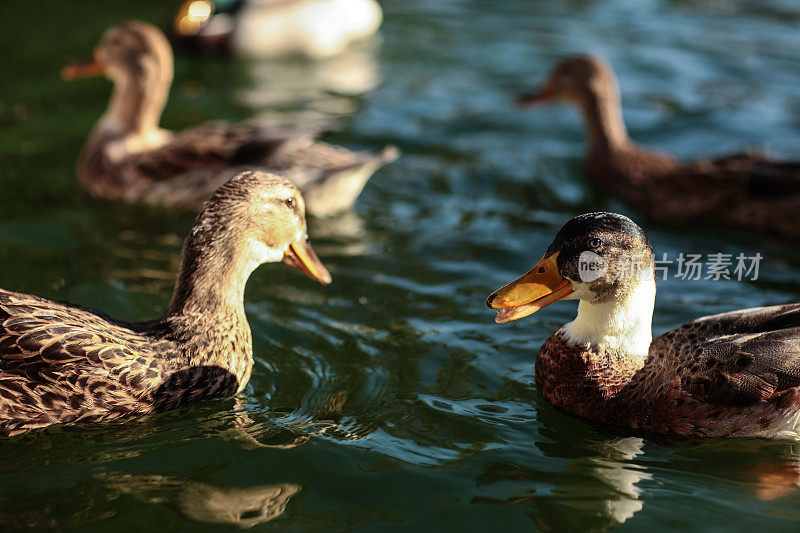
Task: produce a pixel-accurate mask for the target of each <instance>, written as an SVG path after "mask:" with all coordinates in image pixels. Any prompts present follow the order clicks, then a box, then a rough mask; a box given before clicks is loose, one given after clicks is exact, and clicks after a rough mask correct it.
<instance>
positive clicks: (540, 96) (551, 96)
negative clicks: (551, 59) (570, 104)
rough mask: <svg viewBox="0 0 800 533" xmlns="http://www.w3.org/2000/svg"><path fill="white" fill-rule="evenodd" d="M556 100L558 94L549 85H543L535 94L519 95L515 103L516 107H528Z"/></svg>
mask: <svg viewBox="0 0 800 533" xmlns="http://www.w3.org/2000/svg"><path fill="white" fill-rule="evenodd" d="M556 98H558V92H557V91H556V90H555V89H553V88H552V87H550V86H549V85H545V86H544V87H543V88H542V89H541V90H539V91H537V92H535V93H529V94H521V95H519V96H517V100H516V102H517V105H518V106H521V107H528V106H532V105H537V104H541V103H543V102H549V101H551V100H555V99H556Z"/></svg>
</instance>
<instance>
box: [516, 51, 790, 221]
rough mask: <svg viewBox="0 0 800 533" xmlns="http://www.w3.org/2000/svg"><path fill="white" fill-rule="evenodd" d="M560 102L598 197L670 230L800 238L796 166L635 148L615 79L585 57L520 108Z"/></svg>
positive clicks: (561, 68) (558, 70)
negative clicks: (700, 227)
mask: <svg viewBox="0 0 800 533" xmlns="http://www.w3.org/2000/svg"><path fill="white" fill-rule="evenodd" d="M554 100H562V101H566V102H569V103H571V104H573V105H575V106H577V107H578V108H579V109H580V110H581V112H582V113H583V117H584V121H585V123H586V129H587V134H588V152H587V155H586V171H587V173H588V174H589V177H590V178H591V179H592V180H593V181H594V182H596V183H597V184H598V185H599V186H600V187H602V188H603V189H606V190H609V191H611V192H612V193H613V194H614V195H616V196H619V197H620V198H622V199H623V200H624V201H625V202H627V203H628V204H630V205H631V206H632V207H634V208H635V209H637V210H639V211H641V212H642V213H645V214H646V215H648V216H650V217H652V218H653V219H655V220H659V221H661V222H667V223H670V224H688V223H698V222H703V223H706V222H708V223H713V224H724V225H728V226H733V227H739V228H744V229H749V230H757V231H766V232H771V233H776V234H783V235H800V163H795V162H778V161H772V160H770V159H768V158H767V157H764V156H761V155H756V154H738V155H733V156H730V157H723V158H721V159H714V160H711V159H706V160H700V161H694V162H685V163H682V162H679V161H677V160H676V159H675V158H673V157H672V156H670V155H667V154H663V153H659V152H654V151H651V150H648V149H645V148H642V147H640V146H638V145H636V144H635V143H634V142H633V141H631V140H630V138H629V137H628V132H627V130H626V129H625V123H624V122H623V120H622V108H621V104H620V95H619V89H618V87H617V80H616V77H615V76H614V72H613V71H612V70H611V67H609V66H608V65H607V64H606V63H605V62H603V61H601V60H600V59H597V58H595V57H590V56H581V57H574V58H570V59H566V60H564V61H562V62H560V63H559V64H558V65H556V67H555V68H554V69H553V71H552V72H551V74H550V77H549V78H548V80H547V82H546V83H545V85H544V87H543V88H542V90H541V91H539V92H537V93H535V94H529V95H523V96H520V97H519V99H518V102H519V103H520V104H522V105H532V104H538V103H542V102H549V101H554Z"/></svg>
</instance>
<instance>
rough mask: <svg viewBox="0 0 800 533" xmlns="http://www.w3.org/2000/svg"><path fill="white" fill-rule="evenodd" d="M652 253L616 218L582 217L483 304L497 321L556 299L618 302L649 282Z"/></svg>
mask: <svg viewBox="0 0 800 533" xmlns="http://www.w3.org/2000/svg"><path fill="white" fill-rule="evenodd" d="M652 258H653V250H652V248H651V246H650V241H649V240H648V239H647V235H646V234H645V233H644V231H643V230H642V228H640V227H639V226H637V225H636V223H634V222H633V221H632V220H631V219H629V218H628V217H625V216H623V215H618V214H616V213H602V212H601V213H587V214H585V215H580V216H577V217H575V218H573V219H572V220H570V221H569V222H567V223H566V224H564V226H563V227H562V228H561V230H560V231H559V232H558V233H557V234H556V237H555V239H553V242H552V244H551V245H550V246H549V247H548V248H547V251H546V252H545V254H544V257H542V259H541V260H540V261H539V262H538V263H537V264H536V265H535V266H534V267H533V268H532V269H531V270H530V271H529V272H528V273H527V274H525V275H524V276H522V277H520V278H519V279H517V280H515V281H513V282H511V283H509V284H508V285H506V286H505V287H503V288H501V289H498V290H497V291H495V292H494V293H492V294H491V295H490V296H489V298H488V301H487V303H488V305H489V307H491V308H493V309H499V310H500V311H499V313H498V315H497V318H496V321H497V322H501V323H502V322H509V321H511V320H516V319H518V318H522V317H524V316H527V315H529V314H531V313H535V312H536V311H538V310H539V309H541V308H543V307H545V306H547V305H549V304H551V303H553V302H555V301H557V300H561V299H565V298H567V299H577V300H584V301H588V302H591V303H604V302H609V301H614V300H624V299H625V298H627V296H628V295H629V294H630V292H631V291H632V290H633V289H634V288H636V287H637V286H638V285H639V284H640V283H641V282H642V281H643V280H645V281H648V282H653V281H654V279H653V265H652Z"/></svg>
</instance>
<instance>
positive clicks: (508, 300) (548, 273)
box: [486, 252, 573, 324]
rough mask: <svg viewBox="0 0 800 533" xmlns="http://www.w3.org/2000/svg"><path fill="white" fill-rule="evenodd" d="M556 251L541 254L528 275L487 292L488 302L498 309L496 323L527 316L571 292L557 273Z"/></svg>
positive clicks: (567, 282)
mask: <svg viewBox="0 0 800 533" xmlns="http://www.w3.org/2000/svg"><path fill="white" fill-rule="evenodd" d="M558 254H559V252H556V253H554V254H553V255H551V256H550V257H543V258H542V259H541V260H540V261H539V262H538V263H536V266H534V267H533V268H532V269H531V270H530V271H529V272H528V273H527V274H525V275H524V276H522V277H521V278H519V279H517V280H514V281H512V282H511V283H509V284H508V285H506V286H505V287H503V288H501V289H498V290H496V291H494V292H493V293H492V294H491V295H489V298H488V299H487V300H486V303H487V305H488V306H489V307H491V308H492V309H498V310H499V311H498V312H497V316H496V317H495V319H494V321H495V322H497V323H498V324H503V323H505V322H511V321H512V320H517V319H519V318H522V317H526V316H528V315H530V314H533V313H535V312H536V311H538V310H539V309H541V308H543V307H545V306H548V305H550V304H551V303H553V302H556V301H558V300H560V299H562V298H564V297H565V296H568V295H569V294H571V293H572V292H573V291H572V283H570V281H569V280H568V279H566V278H565V277H564V276H562V275H561V274H559V272H558V265H557V264H556V258H558Z"/></svg>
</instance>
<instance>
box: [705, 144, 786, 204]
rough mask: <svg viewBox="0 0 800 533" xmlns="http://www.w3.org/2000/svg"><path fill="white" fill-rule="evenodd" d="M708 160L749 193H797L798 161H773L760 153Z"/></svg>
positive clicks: (722, 174) (719, 172)
mask: <svg viewBox="0 0 800 533" xmlns="http://www.w3.org/2000/svg"><path fill="white" fill-rule="evenodd" d="M710 164H711V165H712V166H713V168H714V169H716V173H718V174H719V175H720V176H722V177H724V178H727V179H734V180H736V181H738V182H740V183H741V184H742V186H743V187H744V188H745V190H746V191H747V193H748V194H750V195H754V196H783V195H787V194H788V195H800V162H797V161H774V160H772V159H770V158H769V157H767V156H765V155H762V154H755V153H753V154H751V153H741V154H735V155H732V156H728V157H723V158H719V159H715V160H713V161H711V162H710ZM712 174H713V173H712Z"/></svg>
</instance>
